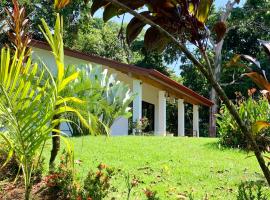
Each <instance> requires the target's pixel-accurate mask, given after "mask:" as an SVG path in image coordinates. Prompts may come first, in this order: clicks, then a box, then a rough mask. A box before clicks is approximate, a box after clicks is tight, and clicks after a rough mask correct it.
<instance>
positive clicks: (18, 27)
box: [5, 0, 31, 57]
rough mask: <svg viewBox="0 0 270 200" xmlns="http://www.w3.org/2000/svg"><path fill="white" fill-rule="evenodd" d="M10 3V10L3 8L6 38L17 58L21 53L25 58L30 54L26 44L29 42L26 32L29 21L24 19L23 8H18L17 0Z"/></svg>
mask: <svg viewBox="0 0 270 200" xmlns="http://www.w3.org/2000/svg"><path fill="white" fill-rule="evenodd" d="M12 3H13V9H12V10H9V9H8V8H5V11H6V13H7V18H6V22H5V23H6V24H7V25H8V26H7V28H8V31H7V34H8V38H9V40H10V42H11V45H12V48H15V49H16V50H17V51H18V56H20V55H21V54H22V51H25V52H24V53H25V56H26V57H27V56H29V55H30V53H31V48H29V47H28V44H29V43H30V42H31V39H30V34H29V32H28V29H29V26H30V23H29V19H28V18H27V17H26V12H25V7H20V5H19V2H18V0H12Z"/></svg>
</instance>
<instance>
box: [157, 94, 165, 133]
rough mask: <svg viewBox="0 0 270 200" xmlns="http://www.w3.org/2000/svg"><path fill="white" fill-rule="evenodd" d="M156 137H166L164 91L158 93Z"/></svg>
mask: <svg viewBox="0 0 270 200" xmlns="http://www.w3.org/2000/svg"><path fill="white" fill-rule="evenodd" d="M156 134H157V135H160V136H166V97H165V91H159V92H158V124H157V133H156Z"/></svg>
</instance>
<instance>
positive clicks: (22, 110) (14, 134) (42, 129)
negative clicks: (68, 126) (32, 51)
mask: <svg viewBox="0 0 270 200" xmlns="http://www.w3.org/2000/svg"><path fill="white" fill-rule="evenodd" d="M10 58H11V56H10V50H7V49H2V52H1V68H0V71H1V72H0V73H1V78H0V91H1V92H0V99H1V103H0V120H1V122H2V124H3V125H4V128H2V129H1V137H3V138H4V140H5V142H6V144H7V145H8V146H9V148H10V151H9V156H8V160H9V159H10V158H11V156H12V154H13V153H15V154H16V156H17V159H18V162H19V163H20V166H21V167H22V170H23V174H24V178H25V187H26V197H25V198H26V199H28V198H29V196H27V195H29V193H30V190H31V174H32V171H33V169H35V168H37V167H38V165H35V164H34V158H35V157H37V156H38V154H39V152H40V148H41V147H42V145H43V144H44V142H45V141H46V140H47V139H49V138H50V136H49V134H50V132H51V131H52V129H53V125H52V126H48V124H50V123H56V122H57V121H52V115H53V114H54V113H55V112H56V111H55V110H54V108H53V106H54V105H55V104H56V103H57V101H56V99H55V95H56V94H57V92H56V89H55V88H56V87H55V85H54V83H53V80H52V79H50V78H47V79H46V78H44V75H45V73H46V71H45V70H44V69H42V68H38V66H37V64H33V63H32V61H31V58H29V59H28V60H27V62H26V64H25V65H23V60H24V58H25V57H24V54H21V55H20V56H19V59H17V52H16V53H15V55H14V58H13V60H11V59H10ZM22 72H23V74H22Z"/></svg>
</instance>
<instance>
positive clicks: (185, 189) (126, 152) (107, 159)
mask: <svg viewBox="0 0 270 200" xmlns="http://www.w3.org/2000/svg"><path fill="white" fill-rule="evenodd" d="M70 142H71V143H73V144H74V148H75V160H77V159H79V160H81V161H82V164H80V165H78V164H76V171H77V178H78V179H79V180H80V181H81V182H83V181H82V180H83V179H84V178H85V176H86V175H87V173H88V171H89V170H90V169H92V170H96V167H97V166H98V164H99V163H104V164H106V165H109V166H111V167H114V168H115V169H116V170H117V173H116V175H115V176H114V178H113V179H112V192H110V198H108V199H111V197H115V198H116V199H120V200H122V199H126V194H127V186H126V175H127V174H129V175H130V177H133V176H135V177H136V178H137V179H138V180H139V181H140V183H139V185H138V187H136V188H134V190H133V191H132V198H131V199H132V200H133V199H145V198H144V193H143V189H145V188H149V189H151V190H154V191H157V193H158V196H159V197H160V199H179V197H180V196H181V195H183V194H187V193H191V192H192V194H193V195H194V197H195V199H203V198H204V197H205V196H208V197H209V199H236V196H237V189H238V185H239V184H240V183H241V181H243V182H246V181H260V180H263V176H262V173H261V170H260V168H259V165H258V164H257V162H256V159H255V157H249V158H247V157H248V156H249V155H248V154H247V153H245V152H243V151H240V150H235V149H220V148H219V147H218V145H217V139H207V138H175V137H133V136H130V137H101V136H100V137H80V138H72V139H70ZM45 155H46V158H47V159H48V157H49V146H48V147H47V148H46V151H45ZM46 162H47V161H46ZM264 189H265V190H267V189H266V188H264ZM268 193H269V192H268ZM269 197H270V193H269Z"/></svg>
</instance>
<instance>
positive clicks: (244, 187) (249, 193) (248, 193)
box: [237, 182, 268, 200]
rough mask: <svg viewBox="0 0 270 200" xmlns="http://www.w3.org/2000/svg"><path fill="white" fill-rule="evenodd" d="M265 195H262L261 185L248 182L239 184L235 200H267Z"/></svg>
mask: <svg viewBox="0 0 270 200" xmlns="http://www.w3.org/2000/svg"><path fill="white" fill-rule="evenodd" d="M267 199H268V198H267V197H266V195H264V194H263V191H262V185H261V184H258V183H255V182H249V183H241V184H240V185H239V186H238V195H237V200H267Z"/></svg>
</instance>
